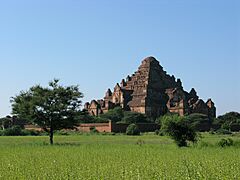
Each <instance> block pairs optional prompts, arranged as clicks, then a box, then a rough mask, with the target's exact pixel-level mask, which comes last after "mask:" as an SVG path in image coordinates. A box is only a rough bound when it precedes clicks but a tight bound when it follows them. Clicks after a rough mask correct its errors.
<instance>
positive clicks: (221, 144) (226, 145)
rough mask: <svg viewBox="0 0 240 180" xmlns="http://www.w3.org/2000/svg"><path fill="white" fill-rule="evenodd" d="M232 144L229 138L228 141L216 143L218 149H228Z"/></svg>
mask: <svg viewBox="0 0 240 180" xmlns="http://www.w3.org/2000/svg"><path fill="white" fill-rule="evenodd" d="M233 144H234V141H233V140H232V139H230V138H228V139H221V140H220V141H219V142H218V146H220V147H229V146H233Z"/></svg>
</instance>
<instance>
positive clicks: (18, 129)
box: [3, 126, 25, 136]
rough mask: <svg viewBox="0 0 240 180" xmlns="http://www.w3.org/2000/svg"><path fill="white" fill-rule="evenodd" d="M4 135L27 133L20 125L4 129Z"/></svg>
mask: <svg viewBox="0 0 240 180" xmlns="http://www.w3.org/2000/svg"><path fill="white" fill-rule="evenodd" d="M3 135H4V136H23V135H25V134H24V132H23V131H22V128H21V127H20V126H13V127H11V128H8V129H5V130H4V131H3Z"/></svg>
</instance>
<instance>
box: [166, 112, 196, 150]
mask: <svg viewBox="0 0 240 180" xmlns="http://www.w3.org/2000/svg"><path fill="white" fill-rule="evenodd" d="M161 123H162V126H161V130H162V131H163V132H164V133H166V134H167V135H169V136H170V137H171V138H172V139H173V140H174V141H175V142H176V144H177V145H178V146H179V147H186V146H187V144H188V141H189V142H192V143H195V142H197V140H198V135H197V133H196V131H195V130H194V129H193V128H192V127H191V125H190V124H189V122H188V121H187V119H184V118H183V117H180V116H178V115H172V116H169V117H165V118H164V119H163V120H162V121H161Z"/></svg>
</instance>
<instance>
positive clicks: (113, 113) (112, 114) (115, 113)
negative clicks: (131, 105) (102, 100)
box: [100, 107, 124, 122]
mask: <svg viewBox="0 0 240 180" xmlns="http://www.w3.org/2000/svg"><path fill="white" fill-rule="evenodd" d="M100 117H101V118H104V119H109V120H111V121H112V122H119V121H121V120H122V118H123V117H124V111H123V109H122V108H121V107H115V108H114V109H110V110H109V111H108V112H107V113H105V114H101V115H100Z"/></svg>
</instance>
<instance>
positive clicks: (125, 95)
mask: <svg viewBox="0 0 240 180" xmlns="http://www.w3.org/2000/svg"><path fill="white" fill-rule="evenodd" d="M117 106H120V107H122V108H123V109H124V110H125V111H133V112H139V113H143V114H146V115H147V116H148V117H154V118H155V117H159V116H161V115H164V114H166V113H168V112H171V113H178V114H179V115H180V116H183V115H188V114H192V113H201V114H205V115H207V116H208V117H209V118H214V117H216V107H215V105H214V102H213V101H212V100H211V99H208V100H207V101H206V102H204V101H203V100H202V99H199V97H198V95H197V92H196V91H195V89H194V88H192V89H191V91H190V92H187V91H185V90H184V89H183V86H182V82H181V80H180V79H177V80H176V79H175V77H174V76H170V75H168V74H167V73H166V71H164V70H163V67H162V66H161V65H160V63H159V61H157V60H156V59H155V58H154V57H147V58H146V59H144V60H143V61H142V64H141V65H140V66H139V68H138V70H137V71H136V72H135V73H134V74H133V75H132V76H127V78H126V79H123V80H122V82H121V83H120V84H119V83H117V84H116V86H115V87H114V89H113V91H111V90H110V89H108V90H107V92H106V94H105V97H104V98H103V99H101V100H92V101H91V102H90V103H89V102H88V103H86V104H85V106H84V108H85V109H86V110H88V112H89V113H90V114H91V115H93V116H98V115H99V114H102V113H106V112H108V111H109V110H110V109H113V108H114V107H117Z"/></svg>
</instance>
